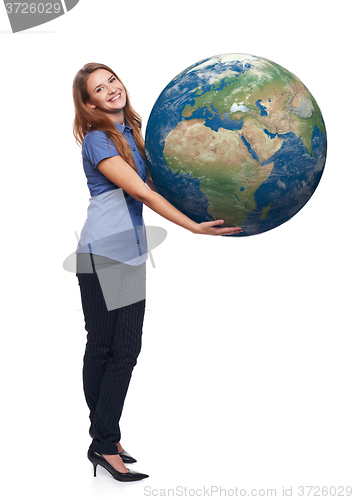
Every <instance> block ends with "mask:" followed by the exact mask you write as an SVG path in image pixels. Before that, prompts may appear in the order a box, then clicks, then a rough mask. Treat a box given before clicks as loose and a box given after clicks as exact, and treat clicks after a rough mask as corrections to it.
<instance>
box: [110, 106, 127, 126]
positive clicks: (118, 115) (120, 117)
mask: <svg viewBox="0 0 354 500" xmlns="http://www.w3.org/2000/svg"><path fill="white" fill-rule="evenodd" d="M106 116H108V118H110V119H111V120H112V121H114V122H116V123H119V124H120V125H125V117H124V111H123V110H122V109H120V110H119V111H117V112H115V113H106Z"/></svg>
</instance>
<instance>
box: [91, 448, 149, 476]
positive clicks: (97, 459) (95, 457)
mask: <svg viewBox="0 0 354 500" xmlns="http://www.w3.org/2000/svg"><path fill="white" fill-rule="evenodd" d="M87 458H88V459H89V460H90V462H91V463H92V465H93V475H94V476H95V477H96V469H97V465H100V466H101V467H103V468H104V469H106V470H107V471H108V472H109V473H110V474H112V476H113V477H114V479H116V480H117V481H140V479H145V478H146V477H149V476H148V475H147V474H142V473H141V472H136V471H135V470H131V469H128V470H129V472H119V471H117V470H116V469H115V468H114V467H112V465H111V464H110V463H108V462H107V460H106V459H105V458H103V456H102V455H101V454H100V453H97V452H96V451H92V450H90V449H89V450H88V452H87Z"/></svg>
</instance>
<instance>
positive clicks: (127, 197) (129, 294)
mask: <svg viewBox="0 0 354 500" xmlns="http://www.w3.org/2000/svg"><path fill="white" fill-rule="evenodd" d="M73 97H74V105H75V121H74V136H75V138H76V140H77V142H78V143H79V144H80V145H81V146H82V157H83V166H84V170H85V174H86V177H87V183H88V187H89V190H90V194H91V199H90V206H89V208H88V217H87V220H86V222H85V224H84V227H83V229H82V232H81V236H80V241H79V244H78V248H77V251H76V253H77V273H76V275H77V277H78V281H79V286H80V293H81V301H82V306H83V313H84V318H85V328H86V331H87V344H86V349H85V356H84V366H83V382H84V392H85V398H86V401H87V404H88V407H89V409H90V420H91V427H90V435H91V437H92V438H93V440H92V443H91V445H90V448H89V450H88V458H89V460H90V461H91V462H92V464H93V466H94V475H96V468H97V465H98V464H99V465H101V466H102V467H104V468H105V469H107V470H108V471H109V472H110V473H111V474H112V475H113V477H114V478H115V479H117V480H119V481H137V480H140V479H143V478H146V477H148V476H147V475H146V474H141V473H139V472H136V471H133V470H131V469H127V468H126V467H125V465H124V462H125V463H133V462H136V460H135V459H134V458H133V457H132V456H131V455H129V453H127V452H126V451H124V449H123V448H122V446H121V444H120V438H121V433H120V428H119V419H120V416H121V412H122V409H123V404H124V399H125V396H126V393H127V390H128V386H129V382H130V378H131V374H132V370H133V368H134V366H135V364H136V361H137V357H138V355H139V352H140V349H141V336H142V326H143V319H144V312H145V261H146V259H147V245H146V234H145V227H144V222H143V219H142V206H143V204H145V205H147V206H148V207H149V208H151V209H152V210H154V211H155V212H157V213H158V214H160V215H162V216H163V217H165V218H166V219H168V220H169V221H171V222H174V223H175V224H178V225H180V226H182V227H184V228H185V229H188V230H190V231H191V232H193V233H196V234H208V235H226V234H234V233H238V232H240V231H241V228H239V227H234V228H221V227H216V226H218V225H220V224H222V223H223V221H222V220H217V221H211V222H203V223H200V224H198V223H196V222H194V221H192V220H191V219H189V218H188V217H187V216H185V215H184V214H183V213H181V212H180V211H179V210H177V209H176V208H175V207H173V206H172V205H171V204H170V203H169V202H168V201H167V200H166V199H164V198H163V197H162V196H160V195H159V194H158V193H157V191H156V190H155V188H154V186H153V183H152V181H151V179H150V177H149V176H148V172H147V167H146V163H145V160H144V141H143V137H142V133H141V119H140V117H139V115H138V114H137V113H136V112H135V111H134V110H133V108H132V106H131V104H130V99H129V95H128V93H127V90H126V88H125V87H124V85H123V83H122V82H121V81H120V79H119V78H118V76H117V75H116V73H115V72H114V71H113V70H112V69H110V68H109V67H108V66H106V65H104V64H96V63H90V64H86V65H85V66H84V67H83V68H82V69H81V70H80V71H79V72H78V73H77V74H76V76H75V79H74V83H73Z"/></svg>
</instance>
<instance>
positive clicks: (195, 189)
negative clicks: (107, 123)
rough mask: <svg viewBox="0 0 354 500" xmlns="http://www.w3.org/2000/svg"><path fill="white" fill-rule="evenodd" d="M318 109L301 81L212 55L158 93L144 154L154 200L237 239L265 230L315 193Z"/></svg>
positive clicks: (321, 153)
mask: <svg viewBox="0 0 354 500" xmlns="http://www.w3.org/2000/svg"><path fill="white" fill-rule="evenodd" d="M326 149H327V138H326V130H325V125H324V121H323V118H322V115H321V111H320V109H319V107H318V105H317V103H316V101H315V99H314V98H313V97H312V95H311V94H310V92H309V91H308V90H307V88H306V87H305V86H304V84H303V83H301V81H300V80H299V79H298V78H297V77H296V76H295V75H293V74H292V73H290V72H289V71H287V70H286V69H284V68H283V67H281V66H279V65H278V64H275V63H273V62H271V61H269V60H267V59H262V58H259V57H255V56H251V55H245V54H224V55H219V56H214V57H212V58H209V59H205V60H203V61H199V62H198V63H196V64H194V65H193V66H190V67H189V68H187V69H186V70H185V71H183V72H182V73H180V74H179V75H177V76H176V77H175V78H174V79H173V80H172V81H171V82H170V83H169V84H168V85H167V87H166V88H165V89H164V90H163V91H162V92H161V94H160V96H159V97H158V99H157V101H156V103H155V105H154V107H153V109H152V111H151V114H150V117H149V120H148V123H147V128H146V140H145V152H146V159H147V163H148V167H149V170H150V173H151V176H152V179H153V181H154V184H155V186H156V188H157V190H158V192H159V193H160V194H162V196H164V197H165V198H167V199H168V200H169V201H170V202H171V203H172V204H173V205H174V206H175V207H177V208H178V209H179V210H180V211H182V212H183V213H184V214H186V215H187V216H188V217H190V218H191V219H193V220H194V221H196V222H203V221H208V220H217V219H223V220H224V221H225V225H227V226H241V227H242V229H243V232H242V233H240V234H239V235H237V236H249V235H254V234H259V233H263V232H265V231H268V230H270V229H273V228H275V227H277V226H279V225H280V224H282V223H284V222H286V221H287V220H289V219H290V218H291V217H293V216H294V215H295V214H296V213H297V212H298V211H299V210H300V209H301V208H302V207H303V206H304V205H305V203H306V202H307V201H308V200H309V198H310V197H311V196H312V194H313V192H314V191H315V189H316V187H317V185H318V183H319V181H320V178H321V175H322V172H323V169H324V165H325V161H326Z"/></svg>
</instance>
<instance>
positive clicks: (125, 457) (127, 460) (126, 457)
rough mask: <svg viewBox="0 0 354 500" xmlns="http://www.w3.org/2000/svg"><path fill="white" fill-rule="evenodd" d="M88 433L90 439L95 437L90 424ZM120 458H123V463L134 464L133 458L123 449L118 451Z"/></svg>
mask: <svg viewBox="0 0 354 500" xmlns="http://www.w3.org/2000/svg"><path fill="white" fill-rule="evenodd" d="M89 434H90V436H91V437H92V439H95V437H96V436H95V434H94V432H93V430H92V425H91V427H90V429H89ZM119 456H120V458H121V459H122V460H123V462H124V463H125V464H134V463H135V462H136V460H135V458H133V457H132V456H131V455H130V454H129V453H128V452H127V451H125V450H123V451H121V452H120V453H119Z"/></svg>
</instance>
